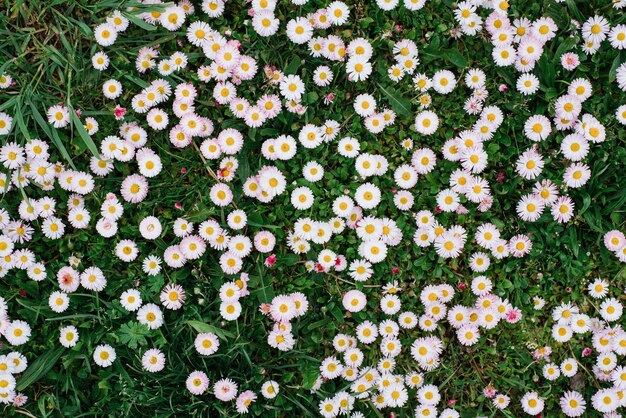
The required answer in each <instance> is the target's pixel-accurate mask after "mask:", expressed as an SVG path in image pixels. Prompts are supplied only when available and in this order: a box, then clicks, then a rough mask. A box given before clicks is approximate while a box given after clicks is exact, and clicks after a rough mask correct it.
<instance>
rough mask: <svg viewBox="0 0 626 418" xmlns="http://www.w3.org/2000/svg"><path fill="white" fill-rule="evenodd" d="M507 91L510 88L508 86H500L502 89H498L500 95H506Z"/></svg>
mask: <svg viewBox="0 0 626 418" xmlns="http://www.w3.org/2000/svg"><path fill="white" fill-rule="evenodd" d="M507 90H508V87H507V86H506V84H500V87H498V91H500V93H504V92H505V91H507Z"/></svg>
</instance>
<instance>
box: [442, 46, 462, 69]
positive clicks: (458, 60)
mask: <svg viewBox="0 0 626 418" xmlns="http://www.w3.org/2000/svg"><path fill="white" fill-rule="evenodd" d="M445 57H446V59H447V60H448V61H450V62H451V63H452V64H454V65H456V66H457V67H459V68H465V67H467V60H466V59H465V57H464V56H463V55H461V53H460V52H459V51H457V50H455V49H451V50H449V51H448V52H446V53H445Z"/></svg>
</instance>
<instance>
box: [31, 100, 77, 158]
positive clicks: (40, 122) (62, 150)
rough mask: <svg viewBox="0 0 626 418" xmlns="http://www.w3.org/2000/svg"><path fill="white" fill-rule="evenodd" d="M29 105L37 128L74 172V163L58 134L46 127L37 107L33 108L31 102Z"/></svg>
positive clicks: (51, 128) (33, 105)
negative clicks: (39, 128) (43, 133)
mask: <svg viewBox="0 0 626 418" xmlns="http://www.w3.org/2000/svg"><path fill="white" fill-rule="evenodd" d="M29 105H30V109H31V112H32V114H33V117H34V118H35V122H37V124H38V125H39V127H41V129H42V130H43V131H44V132H45V133H46V135H47V136H48V138H50V140H51V141H52V143H53V144H54V146H56V147H57V149H58V150H59V152H60V153H61V155H63V158H65V160H66V161H67V163H68V164H69V165H70V167H72V168H73V169H74V170H76V166H75V165H74V161H72V157H70V154H69V153H68V152H67V149H66V148H65V145H63V142H61V138H59V134H58V133H57V131H56V130H55V129H54V128H53V127H51V126H48V123H47V122H46V121H45V120H44V118H43V117H42V116H41V113H39V111H38V110H37V106H35V104H34V103H33V102H29Z"/></svg>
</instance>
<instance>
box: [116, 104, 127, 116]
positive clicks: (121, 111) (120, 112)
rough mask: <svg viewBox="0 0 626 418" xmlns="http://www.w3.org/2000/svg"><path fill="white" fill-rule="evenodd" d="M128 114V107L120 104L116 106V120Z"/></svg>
mask: <svg viewBox="0 0 626 418" xmlns="http://www.w3.org/2000/svg"><path fill="white" fill-rule="evenodd" d="M125 114H126V108H125V107H122V106H120V105H117V106H115V120H122V119H124V115H125Z"/></svg>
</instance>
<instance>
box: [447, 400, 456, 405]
mask: <svg viewBox="0 0 626 418" xmlns="http://www.w3.org/2000/svg"><path fill="white" fill-rule="evenodd" d="M455 403H456V399H454V398H452V399H450V400H449V401H448V405H454V404H455Z"/></svg>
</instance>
